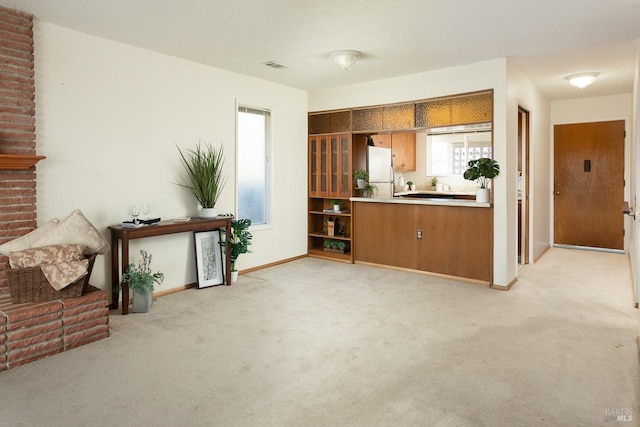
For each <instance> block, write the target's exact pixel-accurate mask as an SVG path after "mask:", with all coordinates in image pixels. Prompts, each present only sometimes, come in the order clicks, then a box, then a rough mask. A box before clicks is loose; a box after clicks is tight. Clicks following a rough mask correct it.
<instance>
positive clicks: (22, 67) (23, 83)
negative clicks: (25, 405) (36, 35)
mask: <svg viewBox="0 0 640 427" xmlns="http://www.w3.org/2000/svg"><path fill="white" fill-rule="evenodd" d="M35 92H36V91H35V82H34V57H33V17H32V16H31V15H28V14H26V13H23V12H19V11H15V10H11V9H7V8H4V7H0V156H3V155H7V154H8V155H17V154H19V155H27V156H32V155H35V154H36V133H35V128H36V123H35ZM36 218H37V216H36V170H35V167H30V168H28V169H24V170H21V169H0V244H1V243H4V242H7V241H9V240H13V239H15V238H16V237H19V236H22V235H23V234H26V233H28V232H29V231H31V230H33V229H34V228H35V227H36ZM6 262H7V258H6V257H2V256H0V265H1V266H2V267H0V297H1V296H3V295H6V294H8V293H9V288H8V285H7V277H6V272H5V271H4V270H5V265H6Z"/></svg>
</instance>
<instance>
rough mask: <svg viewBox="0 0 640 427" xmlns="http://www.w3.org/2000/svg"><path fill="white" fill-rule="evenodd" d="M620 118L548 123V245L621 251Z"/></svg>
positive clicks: (622, 125)
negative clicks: (551, 178)
mask: <svg viewBox="0 0 640 427" xmlns="http://www.w3.org/2000/svg"><path fill="white" fill-rule="evenodd" d="M623 199H624V120H618V121H611V122H594V123H579V124H570V125H556V126H554V243H555V244H562V245H572V246H586V247H594V248H607V249H624V218H623V215H622V208H621V206H622V203H623V201H624V200H623Z"/></svg>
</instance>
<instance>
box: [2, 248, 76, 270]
mask: <svg viewBox="0 0 640 427" xmlns="http://www.w3.org/2000/svg"><path fill="white" fill-rule="evenodd" d="M85 250H86V247H85V246H83V245H51V246H42V247H38V248H29V249H24V250H21V251H16V252H11V253H10V254H9V266H10V267H11V268H29V267H36V266H39V265H42V264H57V263H59V262H65V261H76V260H81V259H83V258H84V253H85Z"/></svg>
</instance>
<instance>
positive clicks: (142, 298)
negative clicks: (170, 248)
mask: <svg viewBox="0 0 640 427" xmlns="http://www.w3.org/2000/svg"><path fill="white" fill-rule="evenodd" d="M140 255H141V257H142V259H141V260H140V261H139V262H138V264H135V263H131V264H129V266H128V267H127V271H126V272H125V273H124V274H123V275H122V277H121V279H120V285H121V286H122V285H126V286H127V287H128V288H129V289H130V290H131V291H132V292H133V308H132V311H133V312H134V313H146V312H147V311H149V308H151V305H152V304H153V289H154V283H157V284H161V283H162V281H163V280H164V274H163V273H160V272H159V271H158V272H155V273H153V272H152V271H151V258H152V256H151V254H150V253H148V252H147V251H145V250H144V249H140Z"/></svg>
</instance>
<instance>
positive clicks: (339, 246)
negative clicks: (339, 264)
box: [324, 239, 347, 254]
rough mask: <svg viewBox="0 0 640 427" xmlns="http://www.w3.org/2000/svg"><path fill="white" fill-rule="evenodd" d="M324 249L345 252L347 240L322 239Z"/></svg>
mask: <svg viewBox="0 0 640 427" xmlns="http://www.w3.org/2000/svg"><path fill="white" fill-rule="evenodd" d="M324 250H325V251H327V252H336V253H341V254H343V253H345V252H346V251H347V242H344V241H342V240H332V239H327V240H325V241H324Z"/></svg>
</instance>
